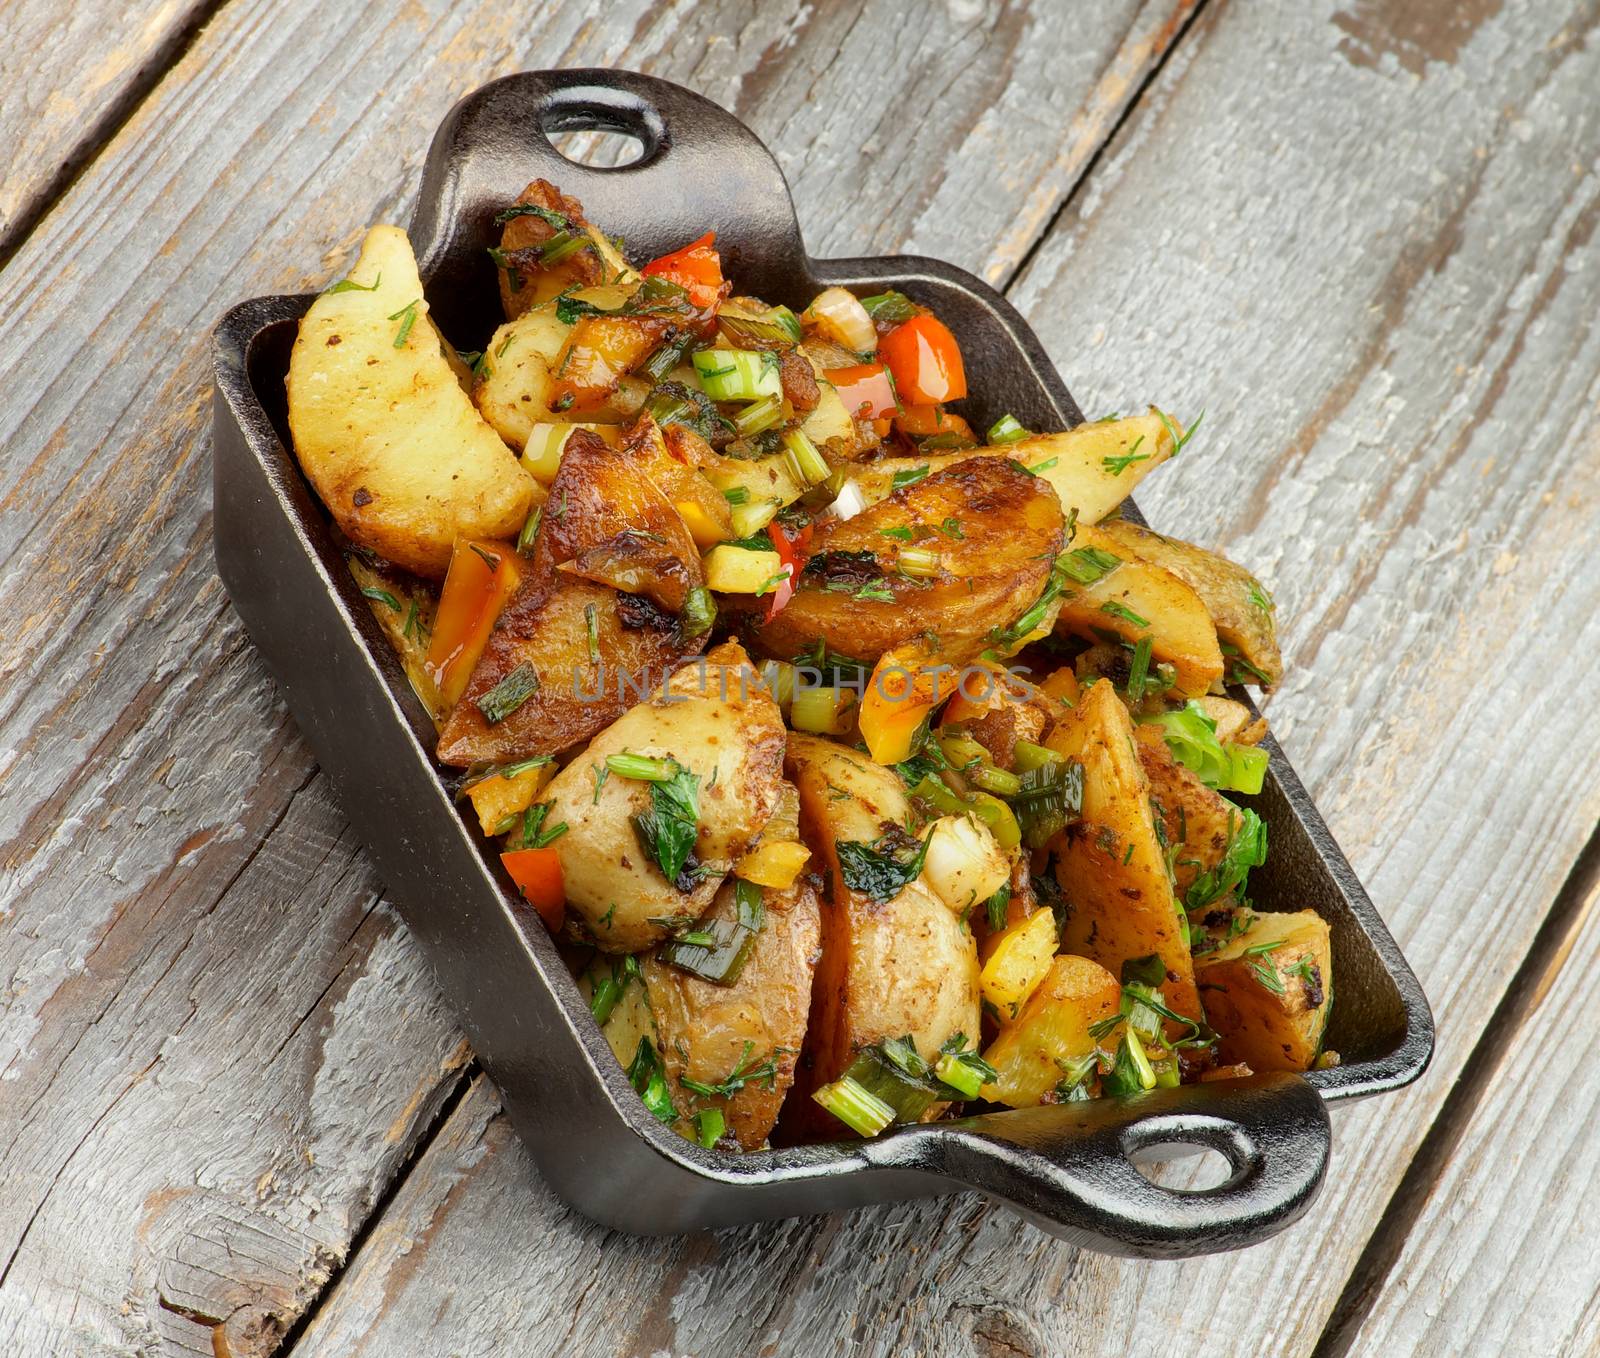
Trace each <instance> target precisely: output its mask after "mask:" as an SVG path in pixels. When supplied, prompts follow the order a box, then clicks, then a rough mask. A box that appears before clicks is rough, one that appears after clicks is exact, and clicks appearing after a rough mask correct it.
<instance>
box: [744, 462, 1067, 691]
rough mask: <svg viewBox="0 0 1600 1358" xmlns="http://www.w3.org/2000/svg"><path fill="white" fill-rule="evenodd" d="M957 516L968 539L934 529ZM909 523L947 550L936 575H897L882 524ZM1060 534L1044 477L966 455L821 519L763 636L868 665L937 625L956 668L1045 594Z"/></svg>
mask: <svg viewBox="0 0 1600 1358" xmlns="http://www.w3.org/2000/svg"><path fill="white" fill-rule="evenodd" d="M950 520H955V521H956V522H957V523H959V525H960V532H961V534H962V536H961V537H959V538H957V537H954V536H952V535H951V534H950V533H941V532H939V531H937V530H938V529H939V527H940V525H941V524H944V523H946V522H947V521H950ZM907 527H909V528H911V529H913V530H916V529H926V530H927V531H928V532H929V533H930V534H931V536H930V538H929V540H928V542H927V543H926V544H923V545H926V546H928V547H930V548H933V549H935V550H937V551H938V553H939V558H940V560H939V572H938V574H937V575H936V576H934V577H932V578H929V579H911V578H908V577H907V576H904V575H902V574H900V573H899V572H897V571H896V569H895V557H896V549H897V546H898V544H897V543H896V542H895V541H894V539H892V538H888V537H885V536H884V532H885V530H887V529H897V528H907ZM1064 533H1065V524H1064V521H1063V520H1062V517H1061V507H1060V505H1059V504H1058V503H1057V502H1056V498H1055V496H1054V495H1053V494H1051V493H1050V490H1049V488H1048V486H1046V485H1045V483H1044V482H1043V481H1041V480H1040V479H1039V478H1038V477H1034V476H1029V475H1028V474H1027V473H1026V472H1020V471H1018V470H1017V469H1016V468H1015V467H1012V466H1010V465H1009V464H1008V463H1006V462H1004V461H1002V460H1000V459H996V458H975V459H969V460H968V461H966V462H962V463H959V464H957V465H955V466H952V467H948V468H946V469H944V470H943V471H939V472H935V473H932V474H931V475H929V476H927V477H925V478H923V479H922V480H919V481H917V482H916V483H915V484H912V485H907V486H903V487H902V488H901V489H900V490H897V491H895V492H894V494H893V495H891V496H890V497H889V498H888V499H887V500H885V501H883V502H882V503H880V504H877V505H875V506H873V507H872V508H871V509H869V510H866V511H865V512H863V513H861V514H858V515H856V516H855V518H853V519H850V520H848V521H843V520H839V519H832V520H829V521H828V522H827V523H825V524H823V525H822V526H821V527H819V528H818V530H817V532H816V535H815V536H814V537H813V539H812V544H811V551H812V554H811V557H810V558H809V560H808V561H807V564H806V569H805V571H804V572H803V573H802V575H801V577H800V587H799V588H798V589H797V590H796V592H795V596H794V598H793V599H792V600H791V601H790V602H789V604H788V606H787V607H786V608H784V610H783V611H782V612H781V613H779V614H778V616H777V617H776V618H774V619H773V620H772V621H771V622H769V623H766V624H764V625H762V626H761V627H759V628H758V629H757V631H756V636H757V638H758V640H759V643H760V645H761V647H762V648H763V649H764V650H765V651H766V652H767V653H768V654H770V655H774V656H777V657H779V658H781V659H789V658H791V657H793V656H795V655H797V654H799V653H800V652H801V651H803V650H806V649H807V648H808V647H810V646H812V645H813V644H815V642H816V641H817V640H818V639H819V638H820V639H821V640H823V641H824V642H826V644H827V647H828V649H829V650H830V651H832V652H834V653H835V654H838V655H846V656H851V657H853V658H854V659H856V660H860V661H863V662H866V663H872V662H875V661H876V660H877V659H878V658H879V657H880V656H882V655H883V653H884V652H885V651H889V650H893V649H894V648H895V647H898V646H902V645H906V644H908V643H911V642H913V641H915V640H916V639H917V638H918V637H920V636H922V635H923V634H925V633H934V634H937V636H938V638H939V642H940V648H941V649H940V651H939V657H938V658H939V659H940V660H941V661H945V662H948V663H950V664H960V663H962V662H963V661H965V660H967V659H970V658H971V657H972V656H974V655H976V654H977V653H978V652H979V651H980V650H982V649H983V647H984V646H985V645H986V644H988V638H989V634H990V632H991V631H993V630H994V629H995V628H1000V627H1005V626H1007V625H1008V624H1010V623H1011V622H1013V621H1014V620H1015V619H1016V618H1018V617H1019V616H1020V615H1021V614H1023V613H1024V612H1026V611H1027V610H1028V608H1029V607H1031V606H1032V604H1033V603H1034V601H1035V600H1037V599H1038V597H1039V595H1040V593H1041V592H1042V591H1043V590H1044V587H1045V584H1046V582H1047V581H1048V580H1049V578H1050V566H1051V562H1052V561H1053V560H1054V558H1055V555H1056V553H1057V552H1059V551H1060V550H1061V546H1062V541H1063V537H1064ZM863 591H867V594H866V596H865V597H863Z"/></svg>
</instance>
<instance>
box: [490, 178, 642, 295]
mask: <svg viewBox="0 0 1600 1358" xmlns="http://www.w3.org/2000/svg"><path fill="white" fill-rule="evenodd" d="M529 207H532V208H536V209H538V210H539V212H547V213H550V214H551V217H553V218H555V219H556V220H552V219H551V217H544V216H540V215H538V213H532V212H530V213H523V214H520V215H518V214H517V213H516V210H517V209H518V208H529ZM563 217H564V218H566V219H567V220H568V221H569V222H571V223H572V225H573V226H574V227H576V228H577V229H578V230H579V231H581V232H582V233H583V234H584V235H585V236H586V237H587V238H588V241H587V244H585V245H584V246H583V247H582V248H581V249H579V250H576V251H574V252H573V253H572V254H569V255H567V256H566V257H565V258H564V259H561V260H559V261H558V262H557V263H555V264H545V263H543V262H542V261H541V259H540V254H541V252H542V251H543V250H544V248H545V247H546V246H547V245H549V244H550V242H551V240H552V239H553V238H554V237H555V236H556V234H557V232H559V231H561V230H562V229H563V228H562V227H561V225H560V224H559V219H560V218H563ZM500 258H501V261H502V267H501V268H500V269H499V270H498V272H499V275H500V304H501V306H502V307H504V309H505V313H506V319H507V320H515V319H516V318H517V317H518V316H520V315H522V313H523V312H524V311H526V310H528V308H529V307H532V306H537V305H538V304H539V303H540V302H548V301H549V300H550V299H551V298H552V297H554V296H555V295H556V294H557V293H561V292H565V291H566V290H567V289H568V288H587V287H593V286H594V285H595V284H597V283H608V282H611V281H612V280H613V278H615V276H616V273H617V268H616V265H615V263H613V260H620V256H618V255H617V252H616V249H615V247H614V246H612V244H611V242H610V241H608V240H607V239H606V238H605V237H604V236H603V235H601V234H600V232H598V231H596V230H595V228H594V227H592V226H590V225H589V223H588V222H587V221H586V220H585V219H584V215H583V204H582V203H580V202H579V201H578V200H577V199H576V198H571V197H568V196H567V195H566V194H564V193H562V192H561V190H560V189H558V188H556V186H555V185H554V184H552V183H550V182H549V181H548V180H545V179H535V180H534V181H533V183H531V184H529V185H528V187H527V188H525V189H524V190H523V191H522V192H521V193H520V194H518V195H517V201H516V202H515V203H514V204H513V205H512V209H511V213H510V214H508V218H507V221H506V223H505V225H504V227H503V228H502V229H501V232H500Z"/></svg>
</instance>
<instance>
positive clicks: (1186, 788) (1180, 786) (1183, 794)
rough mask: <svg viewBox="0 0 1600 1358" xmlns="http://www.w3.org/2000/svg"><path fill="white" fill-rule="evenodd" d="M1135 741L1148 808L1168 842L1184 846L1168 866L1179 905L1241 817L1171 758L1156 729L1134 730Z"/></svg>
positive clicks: (1213, 864) (1218, 856) (1223, 847)
mask: <svg viewBox="0 0 1600 1358" xmlns="http://www.w3.org/2000/svg"><path fill="white" fill-rule="evenodd" d="M1133 739H1134V744H1135V745H1137V746H1138V749H1139V763H1140V765H1141V766H1143V768H1144V773H1145V777H1146V778H1148V779H1149V780H1150V804H1151V806H1152V808H1153V809H1154V810H1155V811H1156V813H1157V814H1158V815H1159V817H1160V820H1161V828H1162V831H1163V833H1164V834H1165V835H1166V837H1167V843H1168V844H1181V845H1182V846H1183V847H1182V848H1180V849H1179V850H1178V852H1177V853H1176V854H1175V855H1174V857H1173V863H1172V872H1173V876H1174V878H1176V882H1175V886H1176V889H1177V895H1178V898H1179V899H1180V900H1181V899H1183V896H1184V893H1185V892H1187V891H1188V890H1189V888H1190V887H1191V886H1192V885H1194V879H1195V878H1196V877H1198V876H1200V874H1201V873H1203V872H1210V871H1211V870H1212V869H1213V868H1215V867H1216V866H1217V864H1218V863H1220V862H1221V861H1222V856H1223V854H1225V853H1226V852H1227V851H1228V841H1229V839H1230V838H1231V836H1232V826H1233V824H1234V823H1235V822H1236V821H1237V820H1238V818H1239V813H1238V811H1237V810H1236V809H1235V808H1234V807H1233V806H1232V805H1231V804H1230V803H1229V802H1228V801H1227V800H1226V799H1225V798H1224V797H1223V796H1222V794H1221V793H1219V792H1217V791H1216V789H1215V788H1209V787H1207V786H1206V785H1205V784H1204V783H1202V782H1201V781H1200V779H1199V778H1198V777H1197V776H1196V774H1195V772H1194V770H1192V769H1189V768H1186V767H1184V765H1182V764H1180V763H1179V762H1178V761H1177V760H1176V759H1174V758H1173V757H1172V751H1171V750H1170V749H1169V748H1168V747H1167V742H1166V738H1165V737H1164V736H1163V735H1162V734H1161V728H1160V727H1159V726H1154V725H1140V726H1135V727H1134V728H1133Z"/></svg>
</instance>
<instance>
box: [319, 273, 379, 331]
mask: <svg viewBox="0 0 1600 1358" xmlns="http://www.w3.org/2000/svg"><path fill="white" fill-rule="evenodd" d="M381 282H383V274H381V273H380V274H379V275H378V276H377V277H376V278H374V279H373V280H372V282H370V283H368V284H365V285H363V284H360V283H357V282H356V281H355V280H354V279H353V278H341V279H340V280H339V281H338V282H337V283H335V284H334V285H333V286H332V287H331V288H327V289H325V290H324V291H323V294H322V295H323V296H324V297H331V296H333V295H334V294H335V293H339V292H376V291H377V290H378V284H380V283H381ZM389 319H390V320H393V319H394V317H392V316H391V317H390V318H389Z"/></svg>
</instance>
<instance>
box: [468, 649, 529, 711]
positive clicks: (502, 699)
mask: <svg viewBox="0 0 1600 1358" xmlns="http://www.w3.org/2000/svg"><path fill="white" fill-rule="evenodd" d="M538 691H539V673H538V671H537V670H535V669H534V668H533V666H532V665H530V664H529V663H528V662H527V661H526V660H524V661H523V662H522V663H521V664H520V665H518V666H517V667H516V669H514V670H512V671H511V673H510V674H508V675H506V677H505V678H504V679H502V680H501V681H500V682H499V683H498V684H496V685H495V686H494V687H493V688H491V689H490V690H489V691H488V692H487V693H485V694H484V695H483V696H482V697H481V698H478V699H476V700H475V701H476V703H477V708H478V711H480V712H481V713H483V719H484V720H485V721H486V722H488V723H489V725H491V726H496V725H498V724H499V723H500V722H503V721H504V720H505V719H506V718H507V717H509V716H510V715H511V714H512V713H513V712H515V711H516V710H517V709H518V708H519V707H521V706H522V705H523V703H525V702H527V701H528V699H529V698H531V697H533V695H534V694H535V693H537V692H538Z"/></svg>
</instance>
